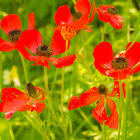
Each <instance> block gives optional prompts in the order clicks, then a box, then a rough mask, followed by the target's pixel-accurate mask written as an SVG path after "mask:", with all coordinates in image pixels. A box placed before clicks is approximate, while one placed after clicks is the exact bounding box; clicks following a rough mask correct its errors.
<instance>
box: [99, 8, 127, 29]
mask: <svg viewBox="0 0 140 140" xmlns="http://www.w3.org/2000/svg"><path fill="white" fill-rule="evenodd" d="M96 11H97V13H98V17H99V19H100V20H101V21H104V22H109V23H110V24H111V25H112V26H113V27H114V28H116V29H121V28H122V26H123V24H122V23H121V22H122V21H125V20H124V19H123V18H122V17H121V16H119V15H118V14H117V10H116V8H115V7H114V6H111V5H106V6H104V5H100V7H99V8H96Z"/></svg>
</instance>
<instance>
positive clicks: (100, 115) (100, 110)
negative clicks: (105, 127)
mask: <svg viewBox="0 0 140 140" xmlns="http://www.w3.org/2000/svg"><path fill="white" fill-rule="evenodd" d="M92 115H93V117H94V118H95V119H96V120H97V121H98V122H99V123H101V124H103V122H104V121H105V120H107V119H108V117H107V112H106V110H105V103H104V97H101V99H100V101H99V103H98V105H97V106H96V108H95V109H93V111H92Z"/></svg>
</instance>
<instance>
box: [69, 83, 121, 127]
mask: <svg viewBox="0 0 140 140" xmlns="http://www.w3.org/2000/svg"><path fill="white" fill-rule="evenodd" d="M118 91H119V85H118V83H115V84H114V89H113V91H112V92H111V93H108V89H107V88H106V87H105V86H104V85H100V86H99V87H98V88H96V87H93V88H91V89H89V90H87V91H86V92H84V93H83V94H81V95H79V96H74V97H72V98H71V100H70V102H69V105H68V109H69V110H72V109H76V108H79V107H83V106H87V105H89V104H92V103H94V102H96V101H97V106H96V107H95V108H94V109H93V111H92V114H93V117H94V118H95V119H96V120H97V121H98V122H99V123H101V124H103V122H105V125H107V126H109V127H110V128H114V129H118V112H117V109H116V105H115V102H114V101H113V100H112V99H111V98H110V97H115V96H116V97H117V96H118V95H117V94H118ZM105 100H106V102H107V104H108V106H109V108H110V110H111V112H112V113H111V115H110V116H109V117H108V115H107V112H106V109H105Z"/></svg>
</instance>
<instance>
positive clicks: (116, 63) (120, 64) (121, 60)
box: [111, 57, 128, 70]
mask: <svg viewBox="0 0 140 140" xmlns="http://www.w3.org/2000/svg"><path fill="white" fill-rule="evenodd" d="M111 65H112V68H114V69H116V70H123V69H125V68H127V67H128V60H127V59H126V58H125V57H117V58H115V59H114V60H113V61H112V63H111Z"/></svg>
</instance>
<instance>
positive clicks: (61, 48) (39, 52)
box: [18, 29, 76, 69]
mask: <svg viewBox="0 0 140 140" xmlns="http://www.w3.org/2000/svg"><path fill="white" fill-rule="evenodd" d="M21 38H22V39H20V42H19V44H18V46H20V47H19V48H18V50H19V51H20V52H21V53H22V55H23V56H24V57H25V58H26V59H28V60H30V61H36V62H35V63H34V64H33V65H41V66H45V67H47V68H48V69H50V65H49V63H48V61H50V62H51V63H52V64H53V65H54V66H56V67H58V68H62V67H66V66H69V65H72V64H73V62H74V61H75V59H76V56H75V55H69V56H65V57H62V58H55V57H52V56H55V55H58V54H61V53H64V52H65V51H66V50H68V49H69V45H70V42H68V44H67V45H68V46H67V48H66V40H64V39H63V37H62V36H61V34H60V31H55V32H54V35H53V38H52V42H51V45H50V46H49V45H46V44H43V41H42V36H41V34H40V32H39V31H37V30H35V29H34V30H27V31H26V32H25V34H24V37H21ZM27 49H28V50H30V51H31V52H32V53H33V54H35V56H34V55H32V54H31V53H29V52H28V51H27Z"/></svg>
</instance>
